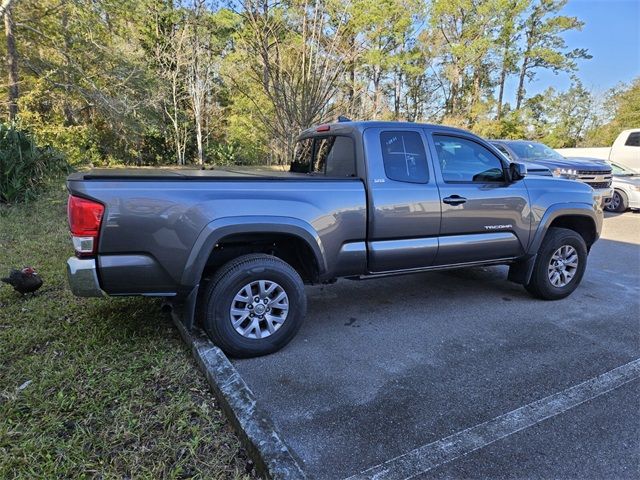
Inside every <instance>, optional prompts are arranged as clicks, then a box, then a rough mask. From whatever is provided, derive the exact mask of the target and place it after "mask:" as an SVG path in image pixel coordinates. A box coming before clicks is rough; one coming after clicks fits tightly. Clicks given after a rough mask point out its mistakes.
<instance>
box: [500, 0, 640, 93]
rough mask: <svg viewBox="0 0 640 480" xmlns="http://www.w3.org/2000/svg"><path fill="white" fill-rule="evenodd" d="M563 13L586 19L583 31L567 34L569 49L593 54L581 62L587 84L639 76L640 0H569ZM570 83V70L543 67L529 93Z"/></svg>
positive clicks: (606, 84) (599, 87)
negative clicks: (555, 73) (545, 70)
mask: <svg viewBox="0 0 640 480" xmlns="http://www.w3.org/2000/svg"><path fill="white" fill-rule="evenodd" d="M562 13H563V14H565V15H573V16H577V17H578V18H580V19H581V20H582V21H584V22H585V26H584V28H583V29H582V31H580V32H569V33H566V34H565V35H564V38H565V40H566V42H567V46H568V47H569V48H570V49H573V48H586V49H588V50H589V53H590V54H591V55H593V58H592V59H591V60H581V61H580V62H579V64H578V66H579V70H578V77H579V78H580V80H582V83H583V84H584V86H585V87H587V88H589V89H592V90H594V91H596V92H602V91H605V90H607V89H609V88H611V87H613V86H615V85H617V84H618V83H619V82H629V81H630V80H632V79H633V78H635V77H638V76H640V0H569V3H568V4H567V5H566V6H565V8H564V9H563V10H562ZM515 83H516V80H514V79H511V84H510V85H509V87H510V88H509V89H508V90H507V101H509V102H511V103H513V101H514V100H513V96H514V90H515ZM570 83H571V80H570V77H569V75H568V74H564V73H561V74H559V75H554V74H553V73H550V72H542V71H541V72H540V73H539V74H538V75H537V77H536V80H534V82H532V83H530V84H529V85H528V86H527V96H531V95H535V94H536V93H540V92H541V91H543V90H545V89H546V88H547V87H550V86H552V87H555V88H558V89H560V90H563V89H565V88H567V87H568V86H569V84H570Z"/></svg>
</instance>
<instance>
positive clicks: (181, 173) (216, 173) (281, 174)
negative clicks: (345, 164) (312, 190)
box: [69, 168, 353, 181]
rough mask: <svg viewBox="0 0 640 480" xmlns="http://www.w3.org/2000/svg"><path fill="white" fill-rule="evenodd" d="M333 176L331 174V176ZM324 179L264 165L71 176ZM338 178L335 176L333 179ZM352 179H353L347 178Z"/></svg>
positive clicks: (102, 170) (77, 176)
mask: <svg viewBox="0 0 640 480" xmlns="http://www.w3.org/2000/svg"><path fill="white" fill-rule="evenodd" d="M329 178H331V177H329ZM245 179H246V180H301V179H309V180H325V179H328V177H325V176H324V175H312V174H311V175H310V174H306V173H292V172H285V171H279V170H271V169H265V168H262V169H260V168H255V169H251V170H249V169H247V170H245V169H238V170H236V169H232V168H225V169H211V170H200V169H197V170H196V169H187V168H185V169H169V168H98V169H93V170H89V171H87V172H77V173H74V174H72V175H70V176H69V180H70V181H77V180H118V181H127V180H129V181H141V180H142V181H144V180H161V181H182V180H200V181H202V180H205V181H206V180H245ZM331 180H336V178H331ZM345 180H353V178H345Z"/></svg>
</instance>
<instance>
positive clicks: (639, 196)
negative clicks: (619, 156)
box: [604, 163, 640, 212]
mask: <svg viewBox="0 0 640 480" xmlns="http://www.w3.org/2000/svg"><path fill="white" fill-rule="evenodd" d="M611 166H612V167H613V190H614V191H613V197H611V200H610V201H609V202H607V203H606V204H605V206H604V208H605V210H607V211H609V212H624V211H626V210H627V209H629V208H631V209H634V210H636V209H640V173H637V172H636V171H635V170H631V169H629V168H626V167H624V166H622V165H617V164H615V163H612V164H611Z"/></svg>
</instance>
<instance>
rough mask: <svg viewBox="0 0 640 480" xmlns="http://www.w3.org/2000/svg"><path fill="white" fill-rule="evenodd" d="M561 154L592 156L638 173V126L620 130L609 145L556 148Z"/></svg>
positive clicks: (639, 137) (639, 167)
mask: <svg viewBox="0 0 640 480" xmlns="http://www.w3.org/2000/svg"><path fill="white" fill-rule="evenodd" d="M557 152H558V153H560V154H561V155H563V156H565V157H568V158H572V157H592V158H597V159H599V160H605V161H608V162H609V163H615V164H616V165H621V166H624V168H626V169H628V170H634V171H635V172H637V173H640V128H633V129H630V130H624V131H622V132H620V134H619V135H618V137H617V138H616V139H615V141H614V142H613V145H612V146H611V147H595V148H558V149H557Z"/></svg>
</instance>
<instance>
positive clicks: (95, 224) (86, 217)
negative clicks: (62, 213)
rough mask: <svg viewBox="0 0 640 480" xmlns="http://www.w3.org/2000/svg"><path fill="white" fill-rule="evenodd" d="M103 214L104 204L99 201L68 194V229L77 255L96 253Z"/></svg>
mask: <svg viewBox="0 0 640 480" xmlns="http://www.w3.org/2000/svg"><path fill="white" fill-rule="evenodd" d="M103 214H104V206H103V205H102V204H101V203H98V202H94V201H93V200H87V199H86V198H80V197H74V196H73V195H69V202H68V203H67V215H68V217H69V229H70V230H71V235H72V238H73V248H74V249H75V251H76V255H77V256H78V257H86V256H89V255H93V254H94V253H96V250H97V247H98V233H99V232H100V223H101V222H102V215H103Z"/></svg>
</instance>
